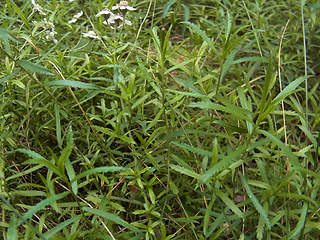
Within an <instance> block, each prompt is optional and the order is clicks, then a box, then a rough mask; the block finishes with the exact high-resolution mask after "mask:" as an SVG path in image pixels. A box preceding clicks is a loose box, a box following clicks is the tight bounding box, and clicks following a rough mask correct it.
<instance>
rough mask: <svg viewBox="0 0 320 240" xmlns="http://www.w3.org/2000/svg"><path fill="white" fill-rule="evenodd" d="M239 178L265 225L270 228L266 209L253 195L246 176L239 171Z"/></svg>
mask: <svg viewBox="0 0 320 240" xmlns="http://www.w3.org/2000/svg"><path fill="white" fill-rule="evenodd" d="M240 178H241V181H242V184H243V186H244V188H245V189H246V191H247V193H248V196H249V198H250V200H251V201H252V203H253V205H254V206H255V208H256V209H257V211H258V213H259V214H260V216H261V217H262V218H263V220H264V223H265V224H266V225H267V227H268V229H269V230H270V229H271V225H270V221H269V218H268V214H267V213H266V211H265V210H264V208H263V207H262V205H261V204H260V202H259V201H258V199H257V198H256V197H255V195H254V194H253V192H252V190H251V188H250V186H249V184H248V182H247V180H246V178H245V177H244V176H243V175H242V173H240Z"/></svg>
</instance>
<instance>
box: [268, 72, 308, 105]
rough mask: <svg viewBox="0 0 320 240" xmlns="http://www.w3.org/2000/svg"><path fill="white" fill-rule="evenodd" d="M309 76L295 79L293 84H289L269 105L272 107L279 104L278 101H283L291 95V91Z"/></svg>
mask: <svg viewBox="0 0 320 240" xmlns="http://www.w3.org/2000/svg"><path fill="white" fill-rule="evenodd" d="M309 77H311V76H302V77H299V78H297V79H296V80H294V81H293V82H291V83H290V84H289V85H288V86H287V87H286V88H285V89H283V91H282V92H281V93H279V94H278V96H276V97H275V98H274V99H273V100H272V102H271V104H272V105H276V104H277V103H279V102H280V101H282V100H283V99H285V98H286V97H287V96H289V95H290V94H292V93H293V91H294V90H295V89H296V88H297V87H298V86H299V85H300V84H301V83H302V82H303V81H305V80H306V79H307V78H309Z"/></svg>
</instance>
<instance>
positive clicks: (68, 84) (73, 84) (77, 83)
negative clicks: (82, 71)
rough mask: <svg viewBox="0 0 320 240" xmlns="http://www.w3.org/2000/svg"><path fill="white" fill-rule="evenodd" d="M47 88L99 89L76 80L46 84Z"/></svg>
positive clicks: (55, 81)
mask: <svg viewBox="0 0 320 240" xmlns="http://www.w3.org/2000/svg"><path fill="white" fill-rule="evenodd" d="M44 85H45V86H61V87H74V88H87V89H99V87H98V86H96V85H94V84H91V83H85V82H80V81H74V80H54V81H49V82H46V83H45V84H44Z"/></svg>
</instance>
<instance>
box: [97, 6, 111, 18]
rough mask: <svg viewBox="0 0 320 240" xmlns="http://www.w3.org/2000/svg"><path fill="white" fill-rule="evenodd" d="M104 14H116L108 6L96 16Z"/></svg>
mask: <svg viewBox="0 0 320 240" xmlns="http://www.w3.org/2000/svg"><path fill="white" fill-rule="evenodd" d="M103 14H110V15H114V14H113V13H112V12H111V11H110V10H109V9H108V8H105V9H103V10H102V11H100V12H98V13H97V15H96V17H99V16H101V15H103Z"/></svg>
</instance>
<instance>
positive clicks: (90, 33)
mask: <svg viewBox="0 0 320 240" xmlns="http://www.w3.org/2000/svg"><path fill="white" fill-rule="evenodd" d="M82 36H84V37H90V38H99V36H97V34H96V33H95V32H94V31H89V32H87V33H82Z"/></svg>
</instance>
